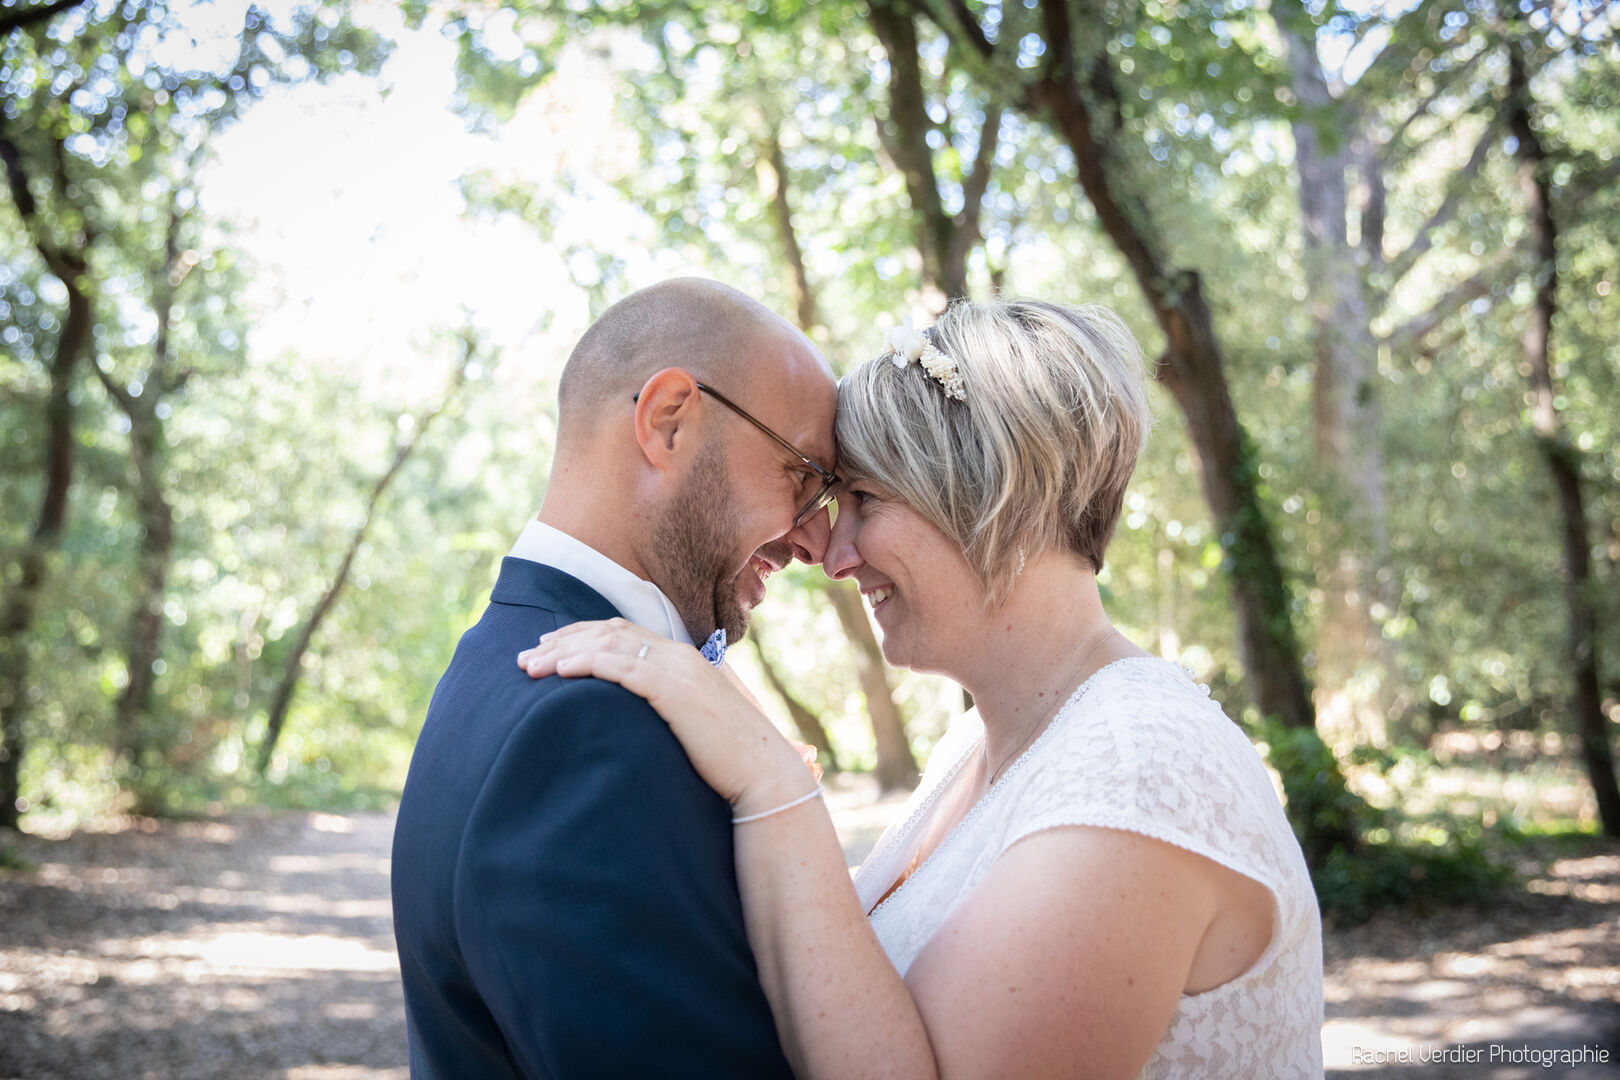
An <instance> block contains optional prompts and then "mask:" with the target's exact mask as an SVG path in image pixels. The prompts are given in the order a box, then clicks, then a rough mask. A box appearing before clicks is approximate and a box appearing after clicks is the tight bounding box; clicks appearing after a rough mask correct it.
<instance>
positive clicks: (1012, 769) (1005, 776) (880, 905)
mask: <svg viewBox="0 0 1620 1080" xmlns="http://www.w3.org/2000/svg"><path fill="white" fill-rule="evenodd" d="M1143 661H1150V662H1153V663H1159V664H1174V663H1175V661H1173V660H1166V659H1165V658H1164V657H1162V656H1122V657H1120V658H1119V659H1118V660H1111V661H1109V662H1108V663H1106V664H1104V665H1103V666H1102V667H1100V668H1098V669H1097V670H1096V671H1093V672H1092V673H1091V674H1090V675H1087V676H1086V678H1085V679H1084V680H1083V681H1082V682H1081V683H1080V685H1079V686H1077V687H1075V688H1074V692H1073V693H1071V694H1070V695H1069V696H1068V698H1067V699H1066V700H1065V701H1064V702H1063V704H1062V705H1061V706H1059V708H1058V711H1057V712H1056V713H1054V714H1053V716H1052V719H1051V720H1050V721H1048V722H1047V725H1046V730H1044V731H1042V732H1041V733H1040V734H1039V735H1037V736H1036V737H1035V741H1034V742H1032V743H1030V744H1029V746H1027V747H1025V749H1024V752H1023V753H1021V754H1019V755H1018V757H1017V759H1015V760H1014V761H1013V762H1012V764H1010V765H1008V766H1007V767H1006V768H1005V769H1004V770H1003V771H1002V773H1001V776H1000V777H998V778H997V779H996V782H995V783H993V784H991V785H990V786H989V787H987V788H986V789H985V792H984V794H983V795H980V796H979V798H978V800H977V801H976V802H974V804H973V805H972V806H971V807H969V808H968V812H967V813H966V814H963V815H962V820H960V821H958V822H957V823H956V824H955V825H952V826H951V829H950V831H949V832H948V833H946V834H945V835H944V837H942V838H941V839H940V841H939V843H938V844H936V845H935V846H934V850H933V851H930V852H929V853H928V858H926V859H924V860H922V862H920V863H918V864H917V866H916V867H915V868H914V869H912V871H911V873H910V874H908V875H906V877H905V878H904V879H903V880H902V879H900V878H899V877H898V874H897V875H896V877H895V878H894V879H893V880H891V881H890V883H889V886H888V889H887V890H886V891H885V892H883V893H882V894H881V895H882V897H883V898H882V899H881V900H879V901H878V902H877V904H876V905H875V906H874V907H873V908H872V910H871V911H869V912H867V913H866V917H867V918H868V919H873V918H876V917H877V914H878V912H880V911H882V910H883V909H884V908H886V907H888V906H889V905H890V904H891V903H893V902H894V900H895V898H896V897H897V896H899V895H900V894H901V893H903V892H904V891H905V890H906V889H907V888H909V887H910V886H911V884H912V882H914V881H916V880H917V879H918V878H919V877H922V876H923V874H924V873H925V872H926V871H927V870H928V868H929V867H930V866H932V865H934V864H936V863H937V862H938V861H939V857H940V855H941V854H942V853H943V852H944V851H945V850H946V849H947V848H949V847H951V846H952V843H953V842H954V841H955V840H956V838H957V837H958V836H960V835H962V833H963V832H964V831H966V828H967V826H968V825H969V824H970V823H971V822H973V821H974V820H976V819H977V818H978V817H980V816H981V815H982V814H983V812H984V810H985V808H986V807H987V806H989V805H990V804H991V803H992V802H993V801H994V799H995V797H996V792H997V791H1000V790H1005V789H1006V788H1008V787H1010V786H1011V785H1010V784H1009V783H1008V781H1009V780H1011V779H1012V778H1013V777H1014V776H1016V775H1017V774H1018V773H1019V772H1021V771H1022V770H1023V768H1024V765H1025V763H1026V762H1028V761H1029V760H1030V759H1031V758H1033V757H1034V755H1035V753H1036V751H1038V750H1039V749H1040V748H1041V747H1042V746H1044V745H1045V744H1046V743H1047V742H1048V741H1049V740H1050V739H1051V737H1052V733H1053V732H1055V731H1057V730H1058V729H1059V728H1060V727H1061V726H1062V724H1063V722H1064V721H1065V720H1066V719H1067V718H1068V716H1069V714H1070V713H1071V712H1073V711H1074V709H1075V707H1076V706H1077V705H1078V704H1079V703H1080V700H1081V699H1082V698H1083V697H1085V694H1086V691H1087V690H1089V689H1091V684H1092V683H1094V682H1096V681H1097V678H1098V676H1100V675H1102V673H1103V672H1105V671H1109V670H1111V669H1113V668H1117V667H1119V666H1121V665H1123V664H1137V663H1142V662H1143ZM1176 666H1177V670H1183V669H1181V668H1180V666H1179V665H1176ZM975 719H979V718H978V717H977V716H976V717H975ZM979 724H980V727H981V729H982V727H983V724H984V721H983V720H982V719H979ZM983 743H984V732H983V731H982V730H981V731H980V732H979V737H978V738H977V739H975V740H974V741H973V742H972V743H971V744H970V745H969V746H968V748H967V749H966V750H964V751H963V752H962V753H961V754H960V755H958V756H957V759H956V760H955V761H954V762H952V763H951V766H950V769H949V770H948V771H947V772H946V774H945V775H944V776H943V777H941V778H940V781H939V783H937V784H935V785H934V787H933V789H932V790H930V791H929V792H928V795H927V797H925V798H924V799H923V800H922V801H921V802H919V803H918V804H917V806H916V807H915V808H914V809H913V810H912V812H911V813H910V814H909V815H907V817H906V820H905V823H904V824H903V825H902V826H901V828H900V831H899V832H898V833H897V834H896V835H895V840H896V842H897V843H898V842H900V841H902V840H903V841H906V842H908V843H909V842H910V840H911V839H913V838H915V837H916V835H917V830H918V829H919V828H920V827H921V826H922V825H923V823H924V822H926V821H927V820H928V819H929V818H930V816H931V815H932V813H933V811H934V810H935V808H936V807H937V806H938V804H939V801H940V799H941V798H942V797H943V796H944V793H945V792H947V791H949V790H950V789H951V785H952V784H954V783H955V782H956V779H957V777H958V776H960V775H961V772H962V768H963V766H964V765H966V763H967V761H968V759H969V758H971V757H972V756H973V751H974V750H975V749H977V748H978V747H979V746H981V745H982V744H983Z"/></svg>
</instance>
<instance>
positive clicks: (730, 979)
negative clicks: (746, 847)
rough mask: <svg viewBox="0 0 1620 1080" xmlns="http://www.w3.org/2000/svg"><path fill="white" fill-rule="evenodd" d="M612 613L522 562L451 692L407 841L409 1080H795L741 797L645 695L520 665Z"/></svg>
mask: <svg viewBox="0 0 1620 1080" xmlns="http://www.w3.org/2000/svg"><path fill="white" fill-rule="evenodd" d="M617 614H618V612H617V611H615V610H614V609H613V607H612V605H610V604H609V603H608V602H607V601H606V600H605V599H603V598H602V596H601V595H600V594H598V593H597V592H595V591H594V590H592V589H590V588H588V587H587V586H586V585H585V584H584V583H582V582H580V581H579V580H578V579H577V578H573V577H570V576H569V575H567V574H565V573H563V572H562V571H560V570H556V569H554V568H552V567H549V566H542V565H540V564H539V563H534V562H529V561H527V560H523V559H513V558H508V559H506V560H505V561H504V562H503V563H502V564H501V573H500V578H499V580H498V581H497V582H496V585H495V591H494V593H493V595H492V596H491V598H490V605H489V607H488V609H487V610H485V612H484V616H483V618H482V619H480V620H479V622H478V624H477V625H476V626H474V627H473V628H472V629H471V630H469V631H467V633H466V634H465V635H464V636H463V637H462V639H461V642H460V644H459V645H458V646H457V647H456V654H455V658H454V659H453V660H452V661H451V663H450V667H449V670H447V671H446V672H445V674H444V678H443V679H441V680H440V682H439V686H438V689H437V690H435V691H434V694H433V703H432V705H431V706H430V707H429V709H428V715H427V721H426V722H425V723H424V724H423V727H422V734H421V737H420V738H419V739H418V741H417V744H416V753H415V756H414V757H413V758H412V759H411V769H410V775H409V777H408V778H407V779H406V782H405V794H404V797H403V798H402V799H401V801H400V806H399V818H398V822H397V823H396V825H395V831H394V858H393V894H394V931H395V937H396V939H397V941H398V943H399V961H400V970H401V974H402V976H403V979H404V983H405V1007H406V1016H407V1020H408V1026H409V1037H410V1052H411V1075H412V1077H413V1078H414V1080H438V1078H444V1077H479V1078H485V1077H487V1078H495V1080H499V1078H505V1077H527V1078H561V1080H571V1078H573V1077H672V1078H674V1077H693V1078H696V1077H703V1078H706V1080H707V1078H712V1077H732V1076H736V1077H789V1076H791V1073H790V1070H789V1068H788V1065H787V1062H786V1060H785V1059H784V1058H783V1056H782V1050H781V1047H780V1045H779V1044H778V1042H777V1038H776V1028H775V1025H774V1023H773V1022H772V1019H771V1013H770V1006H769V1004H768V1003H767V1002H766V999H765V994H764V991H763V990H762V989H761V988H760V985H759V978H758V974H757V971H756V969H755V965H754V956H753V953H752V951H751V950H750V949H749V946H748V939H747V936H746V935H745V933H744V929H743V919H742V904H741V901H740V900H739V899H738V894H737V880H736V870H735V866H734V864H733V861H732V838H731V823H730V816H731V809H730V807H729V806H728V805H727V803H726V801H725V800H724V799H722V798H721V797H720V796H718V795H716V794H715V793H714V792H713V791H712V790H710V788H709V787H708V785H706V784H705V783H704V782H703V780H702V779H701V778H700V777H699V776H698V775H697V773H696V772H694V771H693V769H692V766H691V764H690V762H688V761H687V758H686V754H685V753H684V751H682V749H681V747H680V744H679V743H678V742H677V741H676V740H675V737H674V736H673V735H672V734H670V731H669V728H668V727H667V726H666V725H665V724H664V722H663V720H662V719H660V718H659V716H658V714H657V713H655V712H654V711H653V710H652V708H651V707H650V706H649V705H648V704H647V703H646V702H645V701H643V700H642V699H641V698H639V697H637V696H635V695H634V694H632V693H630V692H629V691H627V690H624V689H623V688H621V687H618V686H615V685H613V684H611V683H606V682H602V681H600V680H597V679H566V680H565V679H561V678H558V677H557V676H555V675H554V676H551V677H550V678H546V679H541V680H538V681H536V680H533V679H530V678H529V676H528V675H527V674H526V673H525V672H524V671H523V670H522V669H521V668H519V667H518V666H517V654H518V653H519V652H520V651H521V650H523V649H526V648H528V647H529V646H531V645H533V644H534V643H535V639H536V638H537V637H539V635H540V634H542V633H544V632H545V631H548V630H552V629H555V628H557V627H559V626H565V625H567V624H568V623H571V622H576V621H579V620H582V619H606V618H612V617H613V616H615V615H617Z"/></svg>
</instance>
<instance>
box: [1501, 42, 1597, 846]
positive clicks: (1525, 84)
mask: <svg viewBox="0 0 1620 1080" xmlns="http://www.w3.org/2000/svg"><path fill="white" fill-rule="evenodd" d="M1508 80H1509V83H1508V89H1509V95H1508V102H1507V107H1508V123H1509V127H1510V129H1511V130H1512V132H1513V135H1514V138H1515V139H1516V140H1517V142H1518V144H1519V168H1518V173H1519V186H1520V188H1521V189H1522V190H1523V192H1524V196H1525V199H1526V201H1527V203H1528V204H1529V207H1530V227H1531V230H1532V235H1533V239H1534V244H1535V253H1536V268H1535V284H1536V299H1535V303H1534V305H1533V306H1532V307H1531V309H1530V311H1529V313H1528V317H1527V318H1526V319H1525V327H1524V333H1523V345H1524V358H1525V362H1526V364H1527V365H1528V366H1529V369H1530V392H1531V396H1532V402H1533V403H1532V405H1531V409H1530V415H1531V422H1532V424H1533V426H1534V429H1535V435H1536V441H1537V442H1538V443H1539V444H1540V446H1541V449H1542V453H1543V456H1544V457H1545V458H1546V461H1547V467H1548V469H1549V470H1550V471H1551V472H1552V479H1553V487H1554V489H1555V490H1556V491H1557V493H1558V510H1559V514H1560V516H1561V518H1562V523H1563V530H1562V534H1563V547H1564V573H1563V577H1564V602H1565V605H1566V607H1567V608H1568V611H1569V630H1570V657H1569V665H1570V676H1571V678H1572V680H1573V681H1574V690H1575V725H1576V730H1577V731H1579V733H1580V736H1581V758H1582V760H1583V762H1584V763H1585V765H1586V771H1587V775H1588V776H1589V777H1590V778H1591V781H1592V790H1593V792H1595V793H1596V795H1597V803H1598V817H1599V818H1600V819H1601V821H1602V822H1603V831H1604V833H1605V834H1606V835H1608V836H1615V837H1620V785H1617V784H1616V781H1615V773H1614V750H1613V747H1612V745H1611V744H1610V741H1609V735H1608V732H1607V730H1606V727H1607V725H1606V723H1605V721H1604V716H1603V701H1602V697H1603V695H1602V690H1601V688H1600V685H1599V679H1598V648H1597V643H1598V626H1597V611H1596V607H1595V605H1594V603H1593V597H1592V587H1593V586H1592V566H1591V544H1590V542H1589V540H1588V538H1587V531H1586V506H1585V499H1584V495H1583V493H1582V490H1581V472H1580V451H1579V450H1578V449H1576V447H1575V446H1574V445H1573V443H1571V442H1570V440H1569V438H1568V436H1567V434H1566V433H1565V431H1564V430H1563V419H1562V418H1561V417H1560V416H1559V415H1558V409H1557V407H1556V405H1555V404H1554V399H1555V397H1556V394H1555V390H1554V387H1553V377H1552V363H1551V356H1550V354H1551V344H1552V323H1553V317H1554V315H1555V314H1557V311H1558V226H1557V222H1556V221H1555V220H1554V218H1553V213H1552V195H1551V184H1550V180H1549V177H1548V162H1547V152H1546V148H1545V147H1544V146H1543V145H1542V142H1541V139H1540V136H1539V135H1538V134H1537V133H1536V129H1535V125H1534V124H1533V123H1532V122H1531V116H1530V108H1531V97H1530V78H1529V74H1528V72H1527V71H1526V69H1525V62H1524V55H1523V52H1522V50H1521V48H1520V46H1519V44H1518V42H1516V41H1514V40H1513V39H1512V37H1511V36H1510V37H1509V40H1508Z"/></svg>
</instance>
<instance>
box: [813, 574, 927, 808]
mask: <svg viewBox="0 0 1620 1080" xmlns="http://www.w3.org/2000/svg"><path fill="white" fill-rule="evenodd" d="M827 598H828V599H829V600H831V601H832V603H833V609H834V610H836V611H837V612H838V621H839V622H840V623H842V624H843V626H844V633H845V635H847V636H848V638H849V641H850V644H852V645H854V646H855V669H856V674H857V675H859V677H860V680H861V691H862V692H863V693H864V694H865V695H866V712H867V715H868V716H870V717H871V718H872V737H873V739H874V740H875V741H876V743H877V781H878V787H880V788H881V789H882V790H884V791H910V790H911V789H912V788H914V787H916V786H917V780H918V778H919V774H918V771H917V761H916V759H915V758H913V757H912V756H911V742H910V740H908V739H907V738H906V726H905V722H904V721H903V720H901V718H900V710H899V708H898V707H896V705H895V703H894V688H893V687H891V686H890V685H889V673H888V669H887V668H886V667H885V666H884V662H883V648H882V646H880V645H879V644H878V640H877V635H876V634H874V633H872V623H871V621H870V620H868V619H867V617H866V610H865V608H864V607H863V606H862V605H861V594H860V593H859V591H857V590H856V588H855V586H854V584H853V583H852V582H849V581H829V582H828V583H827Z"/></svg>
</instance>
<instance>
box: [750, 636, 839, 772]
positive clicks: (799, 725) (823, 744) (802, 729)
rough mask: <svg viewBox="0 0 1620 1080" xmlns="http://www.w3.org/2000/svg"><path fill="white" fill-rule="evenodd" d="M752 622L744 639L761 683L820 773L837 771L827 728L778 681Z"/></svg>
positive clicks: (835, 758) (835, 757)
mask: <svg viewBox="0 0 1620 1080" xmlns="http://www.w3.org/2000/svg"><path fill="white" fill-rule="evenodd" d="M755 622H756V625H755V626H753V627H752V628H750V630H749V632H748V640H749V642H750V643H751V644H752V645H753V646H754V657H755V659H757V660H758V661H759V670H760V671H762V672H764V673H765V681H766V682H768V683H770V684H771V690H772V691H773V692H774V693H775V694H776V696H777V697H779V698H781V699H782V704H783V705H785V706H787V711H788V717H789V718H790V719H791V720H792V721H793V727H794V730H796V731H797V732H798V733H799V738H800V739H801V740H802V741H804V742H807V743H809V744H810V745H811V746H813V747H815V748H816V762H817V763H818V764H819V765H820V766H821V767H822V769H823V771H825V772H837V771H838V755H836V754H835V753H833V747H832V740H830V739H829V738H827V729H826V728H824V727H822V726H821V721H820V720H819V719H818V718H817V717H816V714H815V713H813V712H811V711H810V710H809V709H807V708H806V707H805V706H804V703H803V702H801V701H800V700H799V699H798V698H796V697H794V696H793V691H791V690H789V689H788V687H787V684H786V683H785V682H783V681H782V676H781V673H780V672H778V671H777V670H776V665H775V664H772V663H771V661H770V659H769V658H768V657H767V656H766V655H765V646H764V645H762V644H760V640H759V627H758V625H757V622H758V620H757V619H756V620H755Z"/></svg>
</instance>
